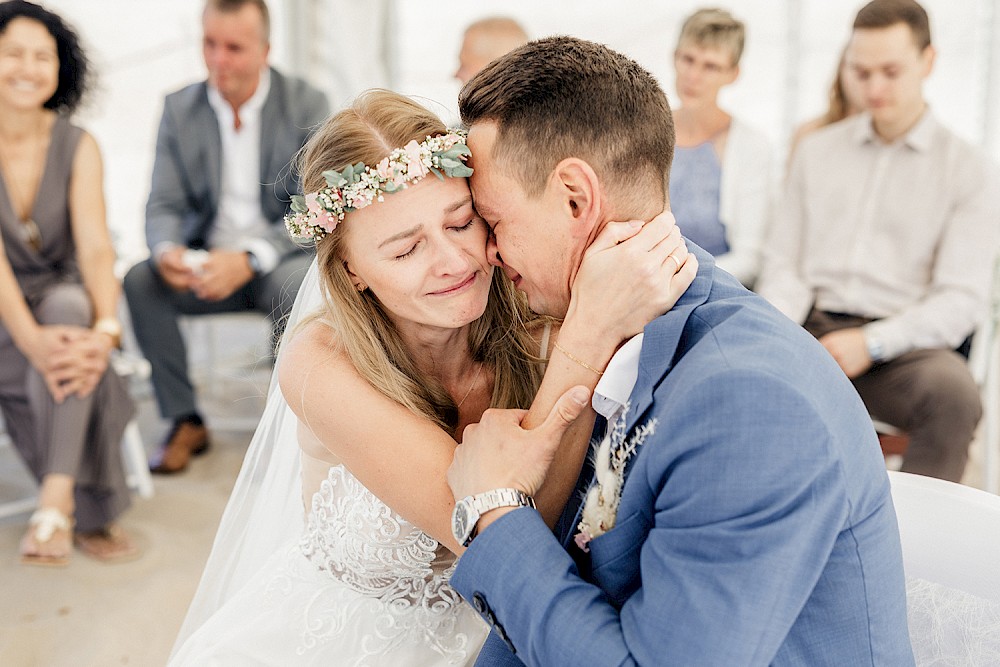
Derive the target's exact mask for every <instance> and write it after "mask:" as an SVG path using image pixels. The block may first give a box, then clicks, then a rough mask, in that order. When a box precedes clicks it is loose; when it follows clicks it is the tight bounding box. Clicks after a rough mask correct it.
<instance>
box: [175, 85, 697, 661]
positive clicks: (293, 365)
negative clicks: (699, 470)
mask: <svg viewBox="0 0 1000 667" xmlns="http://www.w3.org/2000/svg"><path fill="white" fill-rule="evenodd" d="M467 153H468V149H467V148H466V147H465V144H464V137H463V135H462V134H461V133H458V132H455V131H450V130H447V129H446V128H445V127H444V126H443V125H442V124H441V122H440V120H438V118H437V117H435V116H434V115H433V114H431V113H430V112H429V111H427V110H426V109H424V108H423V107H421V106H420V105H418V104H416V103H414V102H412V101H411V100H409V99H407V98H405V97H403V96H400V95H397V94H395V93H391V92H388V91H370V92H368V93H366V94H363V95H362V96H361V97H360V98H359V99H358V100H356V101H355V103H354V104H353V105H352V106H351V107H349V108H347V109H345V110H344V111H341V112H339V113H338V114H336V115H334V116H333V117H331V118H330V119H329V120H328V121H327V122H326V123H325V124H324V126H323V127H321V128H320V129H319V131H318V132H317V133H316V135H315V136H314V137H313V138H312V139H311V141H310V143H309V144H308V145H307V147H306V148H305V150H304V155H303V160H302V165H301V166H302V176H303V184H304V187H305V190H306V192H309V193H312V194H310V195H307V197H306V198H305V200H304V201H303V200H300V201H299V203H298V205H297V208H298V211H299V212H298V214H296V215H294V216H290V218H289V227H290V229H291V230H292V231H293V232H294V233H295V234H296V235H299V236H306V237H310V238H311V239H312V240H313V241H314V242H315V244H316V250H317V260H316V263H315V264H314V265H313V269H312V270H311V271H310V274H309V276H308V277H307V279H306V282H305V283H304V284H303V288H302V290H301V291H300V293H299V298H298V302H297V304H296V307H295V309H294V311H293V314H292V321H291V322H290V324H289V327H288V331H289V333H288V334H287V335H286V340H285V341H284V342H283V345H282V349H281V351H280V354H279V359H278V363H277V370H276V378H277V382H274V381H272V389H271V394H270V396H269V400H268V407H267V409H266V412H265V415H264V417H263V419H262V421H261V426H260V428H259V429H258V432H257V434H256V435H255V438H254V442H253V443H252V445H251V449H250V451H249V452H248V455H247V459H246V462H245V463H244V468H243V471H242V472H241V476H240V480H239V481H238V482H237V487H236V489H235V491H234V493H233V497H232V499H231V500H230V504H229V506H228V508H227V510H226V514H225V516H224V517H223V522H222V525H221V527H220V530H219V535H218V537H217V539H216V544H215V546H214V549H213V553H212V556H211V557H210V559H209V563H208V565H207V568H206V571H205V574H204V575H203V578H202V582H201V585H200V588H199V591H198V593H197V594H196V596H195V600H194V602H193V604H192V607H191V610H190V611H189V615H188V618H187V620H186V621H185V625H184V627H183V628H182V631H181V636H180V638H179V639H178V644H177V646H176V648H175V651H174V655H173V659H172V661H171V664H172V665H209V664H210V665H250V664H252V665H313V664H316V665H320V664H322V665H393V666H394V667H399V666H406V665H465V664H471V663H472V662H474V661H475V658H476V655H477V653H478V651H479V648H480V645H481V644H482V642H483V640H484V638H485V636H486V633H487V628H486V626H485V625H484V624H483V622H482V621H481V619H480V618H479V617H478V615H477V614H476V613H475V612H474V611H473V610H472V609H471V607H468V606H467V605H466V604H465V603H464V602H463V601H462V599H461V598H460V597H459V596H458V594H457V593H455V592H454V591H453V590H452V589H451V587H450V586H449V584H448V578H449V575H450V572H451V570H452V568H453V566H454V563H455V560H456V558H457V556H458V555H460V554H461V552H462V550H463V549H462V547H461V546H460V545H459V544H458V543H457V542H456V541H455V538H454V537H453V536H452V532H451V529H450V517H451V510H452V506H453V504H454V498H453V497H452V495H451V492H450V490H449V488H448V485H447V482H446V480H445V473H446V470H447V468H448V465H449V464H450V463H451V460H452V455H453V451H454V448H455V446H456V444H457V442H458V441H460V439H461V435H462V431H463V429H464V428H465V426H467V425H468V424H471V423H474V422H477V421H479V419H480V418H481V416H482V414H483V412H484V411H485V410H487V409H489V408H490V407H520V408H524V409H526V412H525V414H524V423H526V424H527V425H529V426H534V427H538V428H552V429H560V428H565V425H564V424H561V423H560V419H559V417H558V416H557V414H556V413H555V412H553V414H552V415H550V414H549V413H550V410H551V409H552V408H553V406H554V405H555V404H556V402H557V400H558V399H559V398H560V396H562V395H563V394H564V392H565V391H566V390H568V389H570V388H571V387H574V386H577V385H585V386H588V387H589V388H591V389H593V387H594V385H596V383H597V380H598V377H599V373H600V370H601V369H602V368H603V367H604V365H605V364H606V363H607V362H608V360H609V359H610V358H611V356H612V353H613V352H614V350H613V349H604V348H602V347H600V346H599V345H598V343H597V341H601V340H606V339H608V338H611V339H613V340H619V341H624V340H626V339H627V338H629V337H630V336H631V335H633V334H634V333H636V332H638V331H640V330H641V329H642V327H643V326H644V325H645V324H646V323H647V322H648V321H649V320H651V319H652V318H653V317H654V316H656V315H657V314H658V313H662V312H664V311H666V310H667V309H669V308H670V307H671V306H672V305H673V303H674V302H675V301H676V299H677V298H678V297H679V296H680V294H681V293H682V292H683V291H684V290H685V289H686V288H687V286H688V285H689V284H690V282H691V280H692V279H693V276H694V273H695V269H696V266H695V264H696V262H695V261H694V260H693V258H690V259H688V255H687V251H686V249H685V248H684V244H683V241H682V240H681V238H680V234H679V232H678V230H677V229H676V227H674V225H673V220H672V217H671V216H670V215H669V214H665V215H663V216H661V217H660V218H658V219H657V220H656V221H654V222H653V223H650V224H648V225H646V226H645V227H641V228H640V226H639V223H628V222H623V223H619V224H613V225H610V226H609V229H608V231H607V233H606V234H605V235H604V236H602V237H601V239H599V241H598V242H597V243H595V245H594V247H593V248H592V250H591V251H589V252H588V256H587V258H586V260H585V261H584V264H583V268H582V269H581V271H580V273H579V274H578V275H577V276H576V277H575V279H574V284H573V294H574V297H573V299H574V301H573V304H572V305H571V307H570V311H569V312H570V314H569V316H568V317H567V318H566V320H565V321H563V322H562V323H561V326H560V323H553V322H546V321H542V320H539V319H538V318H535V317H534V316H532V314H531V313H530V312H529V311H528V309H527V307H526V304H525V301H524V299H523V298H522V296H521V295H520V294H519V293H518V292H517V291H516V289H515V284H516V281H514V282H512V281H511V280H509V279H508V278H507V277H505V276H504V275H503V274H502V273H501V272H499V271H495V270H494V267H493V266H492V265H491V264H490V263H489V262H488V261H487V254H486V243H487V237H488V235H489V233H490V230H489V228H488V227H487V225H486V224H485V223H484V222H483V220H482V219H481V218H479V217H478V216H477V214H476V212H475V210H474V208H473V202H472V196H471V193H470V190H469V186H468V182H467V179H466V178H465V177H464V176H466V175H468V174H469V173H471V170H470V169H469V168H468V167H467V166H466V165H465V164H464V161H465V159H466V158H467ZM359 163H360V164H359ZM352 165H353V166H352ZM431 174H433V175H431ZM435 176H439V177H435ZM626 239H628V240H626ZM625 253H631V254H633V255H641V256H643V257H644V258H646V261H645V262H644V263H642V269H641V270H638V271H632V270H630V271H627V272H621V273H620V275H618V276H617V277H616V279H615V280H614V281H611V282H610V283H609V282H608V281H604V282H599V281H597V280H596V279H595V278H594V276H596V275H598V271H597V270H594V269H595V267H599V266H605V267H606V266H607V265H608V264H607V263H608V262H611V263H619V262H621V263H623V265H628V264H626V263H624V262H623V259H622V258H623V257H625V256H626V255H625ZM671 253H673V257H670V255H671ZM670 259H672V260H674V261H668V260H670ZM588 267H589V268H590V269H591V270H590V271H588ZM605 275H607V273H605ZM602 331H603V332H611V335H610V336H607V337H605V336H602V335H599V333H600V332H602ZM556 340H558V342H559V346H560V348H561V349H565V350H568V351H570V354H571V356H570V355H567V354H557V355H554V356H553V357H552V358H549V349H550V348H551V347H552V346H553V345H554V343H555V341H556ZM543 376H544V377H543ZM592 425H593V414H590V415H588V417H587V418H581V419H580V420H578V421H577V422H575V423H574V424H573V425H572V426H570V428H569V429H568V430H567V432H566V435H565V436H564V438H563V449H562V451H561V453H560V456H561V466H560V470H561V474H559V475H556V476H554V477H553V482H552V484H551V486H549V487H548V488H546V489H545V490H544V491H543V492H541V493H539V494H538V496H536V501H537V503H538V506H539V509H540V510H541V511H542V512H543V514H544V516H546V517H547V519H548V520H549V521H550V523H554V522H555V520H556V518H557V517H558V515H559V512H560V510H561V509H562V507H563V505H564V503H565V501H566V500H567V498H568V497H569V494H570V493H571V491H572V488H573V486H574V483H575V481H576V478H577V475H578V473H579V470H580V466H581V465H582V462H583V458H584V456H585V455H586V451H587V445H588V439H589V435H590V432H591V428H592ZM303 510H304V511H303ZM269 556H270V557H269Z"/></svg>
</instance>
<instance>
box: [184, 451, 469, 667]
mask: <svg viewBox="0 0 1000 667" xmlns="http://www.w3.org/2000/svg"><path fill="white" fill-rule="evenodd" d="M308 458H309V457H307V456H305V455H303V459H304V461H303V462H304V463H305V459H308ZM313 461H315V459H313ZM317 463H318V462H317ZM454 561H455V557H454V555H453V554H452V553H451V552H449V551H448V550H447V549H445V548H444V547H441V546H440V545H439V544H438V543H437V542H436V541H435V540H434V539H433V538H431V537H430V536H428V535H427V534H425V533H423V532H422V531H420V530H419V529H418V528H416V527H415V526H414V525H413V524H411V523H408V522H407V521H406V520H404V519H403V518H401V517H400V516H399V515H397V514H395V513H394V512H393V511H392V510H391V509H389V507H388V506H386V505H385V504H384V503H383V502H381V501H380V500H379V499H378V498H376V497H375V496H374V495H373V494H372V493H371V492H370V491H369V490H368V489H366V488H365V487H364V486H363V485H362V484H361V483H360V482H359V481H358V480H357V479H356V478H355V477H354V476H353V475H351V473H350V472H348V471H347V470H346V469H345V468H344V467H343V466H334V467H331V468H329V472H328V474H327V476H326V479H324V480H323V481H322V483H321V484H320V485H319V490H318V491H317V492H316V493H315V494H314V495H313V497H312V504H311V508H310V511H309V513H308V516H307V521H306V527H305V531H304V533H303V535H302V536H301V538H300V539H299V540H298V541H296V542H295V543H293V544H288V545H286V546H285V547H283V548H281V549H279V550H278V552H277V553H276V554H275V555H274V556H273V557H272V558H271V560H270V561H269V562H268V563H267V564H265V565H264V567H263V568H261V570H260V571H259V572H258V574H257V575H256V576H255V577H254V578H253V579H252V580H251V581H250V582H249V583H248V584H247V585H245V586H244V587H243V589H242V590H241V591H240V592H239V593H238V594H237V595H235V596H234V597H233V598H231V599H230V600H229V601H228V602H227V603H226V604H225V605H224V606H223V607H222V608H221V609H219V610H218V611H217V612H216V613H215V614H214V615H213V616H212V617H211V618H210V619H209V620H208V621H207V622H206V623H205V624H204V625H202V626H201V627H200V628H199V629H198V630H197V631H196V632H195V633H194V634H193V635H191V637H189V638H188V639H187V641H186V642H185V643H184V644H183V645H182V646H181V647H180V649H179V650H178V652H177V653H176V654H175V656H174V659H173V660H172V661H171V663H170V664H171V665H191V666H194V665H197V666H198V667H206V666H214V665H219V666H222V665H226V666H228V665H233V666H237V665H238V666H240V667H243V666H248V665H323V666H324V667H332V666H338V667H339V666H340V665H344V666H347V665H352V666H353V665H357V666H359V667H360V666H361V665H392V666H393V667H396V666H399V667H406V666H409V665H413V666H417V665H420V666H427V665H466V664H472V663H473V662H475V657H476V655H477V653H478V652H479V648H480V646H481V645H482V642H483V640H484V639H485V638H486V634H487V627H486V625H485V623H483V621H482V620H481V619H480V618H479V616H478V615H477V614H476V613H475V612H474V611H473V610H472V609H471V608H470V607H469V606H468V605H466V604H465V603H464V602H463V601H462V598H461V597H459V595H458V594H457V593H456V592H455V591H454V590H453V589H452V588H451V587H450V586H449V585H448V577H449V576H450V574H451V571H452V570H453V568H454Z"/></svg>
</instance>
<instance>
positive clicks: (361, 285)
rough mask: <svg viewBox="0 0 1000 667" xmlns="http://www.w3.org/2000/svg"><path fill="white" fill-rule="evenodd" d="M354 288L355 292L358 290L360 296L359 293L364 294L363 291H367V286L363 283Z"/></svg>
mask: <svg viewBox="0 0 1000 667" xmlns="http://www.w3.org/2000/svg"><path fill="white" fill-rule="evenodd" d="M356 287H357V290H358V293H359V294H360V293H361V292H364V291H365V290H366V289H368V285H365V284H364V283H358V284H357V285H356Z"/></svg>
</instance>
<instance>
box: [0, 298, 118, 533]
mask: <svg viewBox="0 0 1000 667" xmlns="http://www.w3.org/2000/svg"><path fill="white" fill-rule="evenodd" d="M28 304H29V306H30V307H31V310H32V313H33V314H34V316H35V319H36V321H38V323H39V324H66V325H75V326H83V327H86V326H90V322H91V304H90V299H89V298H88V296H87V293H86V291H85V290H84V288H83V286H82V285H79V284H75V283H57V284H55V285H52V286H51V287H49V288H48V289H46V290H44V292H43V293H42V294H40V295H36V296H35V297H34V298H29V299H28ZM0 409H2V410H3V417H4V422H5V423H6V426H7V432H8V434H9V435H10V438H11V440H12V441H13V442H14V446H15V447H16V448H17V451H18V453H19V454H20V455H21V457H22V458H23V459H24V462H25V464H26V465H27V466H28V468H29V469H30V470H31V472H32V474H33V475H34V476H35V478H36V479H37V480H38V481H39V482H40V481H41V480H42V478H43V477H45V475H47V474H50V473H59V474H65V475H70V476H71V477H73V478H74V483H75V485H74V489H75V492H74V496H75V502H76V513H75V518H76V527H77V529H78V530H85V531H87V530H97V529H98V528H103V527H104V526H106V525H108V524H109V523H111V522H112V521H113V520H114V519H115V518H116V517H117V516H118V515H119V514H121V513H122V512H123V511H125V509H126V508H128V506H129V504H130V503H131V499H130V497H129V492H128V486H127V485H126V482H125V468H124V463H123V461H122V450H121V439H122V434H123V433H124V431H125V426H126V424H128V421H129V420H130V419H131V418H132V416H133V414H134V413H135V406H134V404H133V403H132V399H131V397H130V396H129V394H128V388H127V386H126V384H125V382H124V381H123V380H122V379H121V378H120V377H118V375H116V374H115V372H114V371H113V370H112V369H111V368H110V367H109V368H108V370H107V372H105V374H104V377H103V378H102V379H101V381H100V382H99V383H98V385H97V388H96V389H94V391H93V392H91V394H90V395H89V396H87V397H86V398H79V397H77V396H70V397H68V398H67V399H66V400H64V401H63V402H62V403H61V404H57V403H56V402H55V401H54V400H53V398H52V394H50V393H49V390H48V388H47V387H46V386H45V381H44V380H43V379H42V376H41V375H40V374H39V373H38V372H37V371H36V370H35V369H34V368H33V367H32V366H31V364H30V363H29V362H28V359H27V358H26V357H25V356H24V355H23V354H22V353H21V351H20V350H18V349H17V347H16V346H15V345H14V342H13V341H12V340H11V338H10V335H9V333H8V332H7V331H6V329H4V328H3V327H0Z"/></svg>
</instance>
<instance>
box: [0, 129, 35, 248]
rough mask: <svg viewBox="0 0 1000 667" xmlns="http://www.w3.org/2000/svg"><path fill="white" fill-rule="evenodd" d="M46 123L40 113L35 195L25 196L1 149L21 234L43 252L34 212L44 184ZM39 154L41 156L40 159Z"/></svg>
mask: <svg viewBox="0 0 1000 667" xmlns="http://www.w3.org/2000/svg"><path fill="white" fill-rule="evenodd" d="M44 124H45V115H44V114H42V115H39V122H38V127H37V130H36V132H35V143H36V145H35V147H34V148H35V150H33V151H32V158H33V159H32V165H31V166H32V170H31V171H32V175H33V176H34V179H35V181H34V182H35V192H34V196H33V197H27V196H23V193H22V192H21V189H20V188H19V187H18V184H17V183H16V182H15V181H16V179H15V177H14V170H13V169H11V168H10V165H9V164H8V162H7V156H6V155H5V154H4V151H2V150H0V163H2V166H3V171H4V183H6V184H7V186H8V191H7V195H8V199H10V207H11V210H13V211H14V217H15V218H17V219H18V221H19V222H20V223H21V235H22V236H23V237H24V240H25V242H26V243H27V244H28V245H30V246H31V247H32V248H34V249H35V251H36V252H41V250H42V234H41V231H40V230H39V229H38V223H36V222H35V220H34V217H33V216H32V212H34V209H35V201H36V200H37V199H38V190H39V188H41V186H42V183H41V181H42V171H43V170H44V168H45V149H44V148H43V146H44V144H45V142H44V141H43V139H42V126H43V125H44ZM39 156H41V158H40V159H39ZM25 206H26V207H27V214H26V215H22V214H21V211H22V210H24V208H25Z"/></svg>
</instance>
